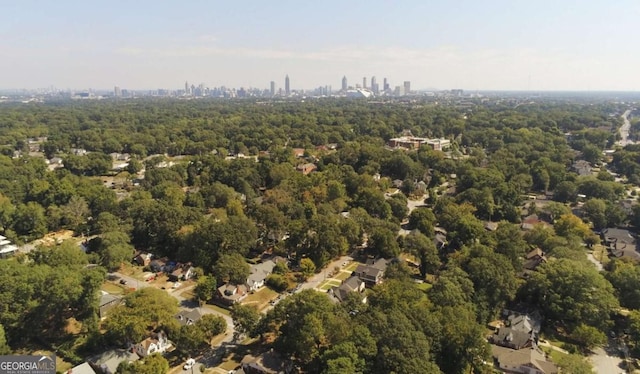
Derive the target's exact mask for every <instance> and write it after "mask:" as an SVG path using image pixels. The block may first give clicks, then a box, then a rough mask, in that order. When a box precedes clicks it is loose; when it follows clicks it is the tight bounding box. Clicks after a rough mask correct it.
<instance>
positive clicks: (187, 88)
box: [184, 81, 191, 95]
mask: <svg viewBox="0 0 640 374" xmlns="http://www.w3.org/2000/svg"><path fill="white" fill-rule="evenodd" d="M184 93H185V94H186V95H189V94H190V93H191V91H190V90H189V82H187V81H185V82H184Z"/></svg>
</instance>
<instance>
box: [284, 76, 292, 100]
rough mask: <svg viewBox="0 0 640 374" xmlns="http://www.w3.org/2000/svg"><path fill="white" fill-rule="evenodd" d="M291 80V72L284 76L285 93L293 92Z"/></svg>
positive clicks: (287, 94)
mask: <svg viewBox="0 0 640 374" xmlns="http://www.w3.org/2000/svg"><path fill="white" fill-rule="evenodd" d="M290 83H291V82H290V81H289V74H287V76H286V77H285V78H284V94H285V95H286V96H289V95H290V94H291V86H290Z"/></svg>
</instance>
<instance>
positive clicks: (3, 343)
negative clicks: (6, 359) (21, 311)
mask: <svg viewBox="0 0 640 374" xmlns="http://www.w3.org/2000/svg"><path fill="white" fill-rule="evenodd" d="M10 353H11V347H9V344H7V337H6V335H5V333H4V327H2V325H1V324H0V355H8V354H10Z"/></svg>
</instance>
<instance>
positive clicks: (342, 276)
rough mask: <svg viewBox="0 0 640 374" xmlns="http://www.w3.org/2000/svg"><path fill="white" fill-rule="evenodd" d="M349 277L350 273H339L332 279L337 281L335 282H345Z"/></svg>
mask: <svg viewBox="0 0 640 374" xmlns="http://www.w3.org/2000/svg"><path fill="white" fill-rule="evenodd" d="M350 276H351V272H346V271H341V272H340V273H338V275H336V276H334V277H333V279H337V280H341V281H343V280H345V279H347V278H349V277H350Z"/></svg>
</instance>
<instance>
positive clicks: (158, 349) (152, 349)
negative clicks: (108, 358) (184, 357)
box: [134, 332, 172, 357]
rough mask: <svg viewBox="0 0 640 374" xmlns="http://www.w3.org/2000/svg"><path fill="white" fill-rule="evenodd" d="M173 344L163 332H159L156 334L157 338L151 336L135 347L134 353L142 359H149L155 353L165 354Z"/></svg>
mask: <svg viewBox="0 0 640 374" xmlns="http://www.w3.org/2000/svg"><path fill="white" fill-rule="evenodd" d="M171 346H172V344H171V342H170V341H169V340H168V339H167V336H166V335H165V334H164V333H163V332H159V333H157V334H155V336H151V337H148V338H146V339H145V340H143V341H141V342H140V343H138V344H136V345H135V347H134V351H135V352H136V353H137V354H138V355H139V356H140V357H147V356H149V355H152V354H154V353H160V354H163V353H165V352H166V351H167V350H168V349H169V348H171Z"/></svg>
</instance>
